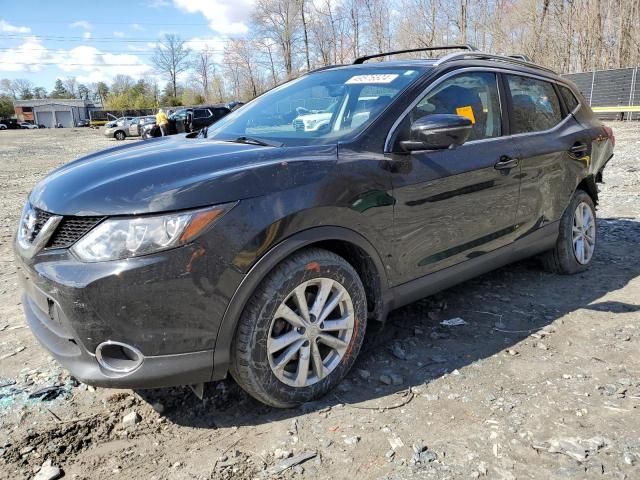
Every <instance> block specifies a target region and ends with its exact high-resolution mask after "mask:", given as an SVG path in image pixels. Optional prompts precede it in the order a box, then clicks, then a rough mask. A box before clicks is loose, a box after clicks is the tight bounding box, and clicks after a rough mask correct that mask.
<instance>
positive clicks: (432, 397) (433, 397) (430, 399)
mask: <svg viewBox="0 0 640 480" xmlns="http://www.w3.org/2000/svg"><path fill="white" fill-rule="evenodd" d="M422 396H423V397H424V398H426V399H427V401H428V402H435V401H437V400H438V399H439V398H440V397H439V396H438V395H437V394H436V395H433V394H431V393H425V394H424V395H422Z"/></svg>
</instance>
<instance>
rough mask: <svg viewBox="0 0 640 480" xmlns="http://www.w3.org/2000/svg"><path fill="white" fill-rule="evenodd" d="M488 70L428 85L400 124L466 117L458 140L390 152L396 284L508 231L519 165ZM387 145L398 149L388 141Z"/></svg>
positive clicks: (511, 231) (492, 244)
mask: <svg viewBox="0 0 640 480" xmlns="http://www.w3.org/2000/svg"><path fill="white" fill-rule="evenodd" d="M499 91H500V88H499V84H498V79H497V77H496V74H495V73H492V72H480V71H472V72H466V73H459V74H456V75H454V76H452V77H449V78H448V79H446V80H444V81H442V82H440V83H438V84H436V86H434V87H430V89H429V90H428V91H427V93H426V95H425V96H424V98H423V99H421V100H420V101H419V102H418V104H417V105H416V106H415V107H414V108H413V109H412V110H411V112H410V113H409V114H408V115H407V117H406V118H405V119H404V120H403V122H402V123H401V124H400V133H399V135H398V138H401V137H402V135H403V133H402V132H403V131H404V132H408V129H409V128H410V125H411V122H412V121H415V120H417V119H418V118H421V117H423V116H426V115H429V114H432V113H438V114H442V113H447V114H457V115H461V116H465V117H467V118H469V119H470V120H471V121H472V123H473V128H472V133H471V136H470V138H469V140H468V141H467V142H466V143H465V144H464V145H462V146H460V147H457V148H453V149H448V150H438V151H414V152H411V153H410V154H403V153H397V154H392V155H391V157H392V162H391V165H392V166H393V167H392V168H391V171H392V173H391V176H392V182H393V196H394V198H395V211H394V228H395V240H396V241H395V255H396V260H397V265H398V267H399V272H398V278H395V279H393V280H392V281H394V283H396V284H400V283H404V282H406V281H409V280H412V279H414V278H417V277H420V276H423V275H426V274H429V273H432V272H434V271H437V270H441V269H444V268H447V267H450V266H452V265H455V264H457V263H460V262H463V261H465V260H469V259H472V258H475V257H478V256H480V255H483V254H484V253H487V252H490V251H492V250H495V249H497V248H500V247H504V246H506V245H508V244H509V243H511V242H512V241H513V239H514V238H515V235H516V233H515V231H516V229H517V225H516V210H517V206H518V200H519V187H520V179H519V172H520V167H519V165H518V158H517V150H516V148H515V147H514V145H513V141H512V140H510V139H508V138H507V137H503V136H502V132H503V127H504V124H505V123H504V121H503V115H502V108H501V102H500V94H499ZM393 151H394V152H398V151H399V148H398V147H397V146H395V145H394V146H393Z"/></svg>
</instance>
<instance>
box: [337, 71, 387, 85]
mask: <svg viewBox="0 0 640 480" xmlns="http://www.w3.org/2000/svg"><path fill="white" fill-rule="evenodd" d="M396 78H398V74H397V73H386V74H376V75H356V76H354V77H351V78H350V79H349V80H347V81H346V82H345V83H346V84H347V85H349V84H354V83H391V82H393V81H394V80H395V79H396Z"/></svg>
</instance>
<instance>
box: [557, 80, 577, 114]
mask: <svg viewBox="0 0 640 480" xmlns="http://www.w3.org/2000/svg"><path fill="white" fill-rule="evenodd" d="M560 95H562V99H563V100H564V104H565V105H566V106H567V110H568V111H569V112H573V111H574V110H575V109H576V107H577V106H578V105H579V104H580V102H578V99H577V98H576V96H575V95H574V94H573V92H572V91H571V90H570V89H568V88H567V87H564V86H562V85H560Z"/></svg>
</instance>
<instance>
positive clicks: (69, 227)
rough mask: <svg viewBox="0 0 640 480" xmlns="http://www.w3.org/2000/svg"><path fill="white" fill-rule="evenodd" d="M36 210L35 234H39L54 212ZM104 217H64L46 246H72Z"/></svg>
mask: <svg viewBox="0 0 640 480" xmlns="http://www.w3.org/2000/svg"><path fill="white" fill-rule="evenodd" d="M35 211H36V217H37V220H36V232H35V234H36V235H37V234H38V232H40V229H41V228H42V227H43V226H44V224H45V223H46V221H47V220H48V219H49V217H51V216H52V215H54V214H53V213H49V212H45V211H44V210H40V209H38V208H36V209H35ZM103 219H104V217H63V218H62V220H61V221H60V224H59V225H58V228H57V229H56V231H55V232H53V235H51V238H50V239H49V243H47V245H46V247H45V248H67V247H70V246H71V245H73V244H74V243H76V242H77V241H78V240H80V238H82V236H84V235H85V234H86V233H87V232H88V231H89V230H91V229H92V228H93V227H95V226H96V225H97V224H98V223H100V222H101V221H102V220H103Z"/></svg>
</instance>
